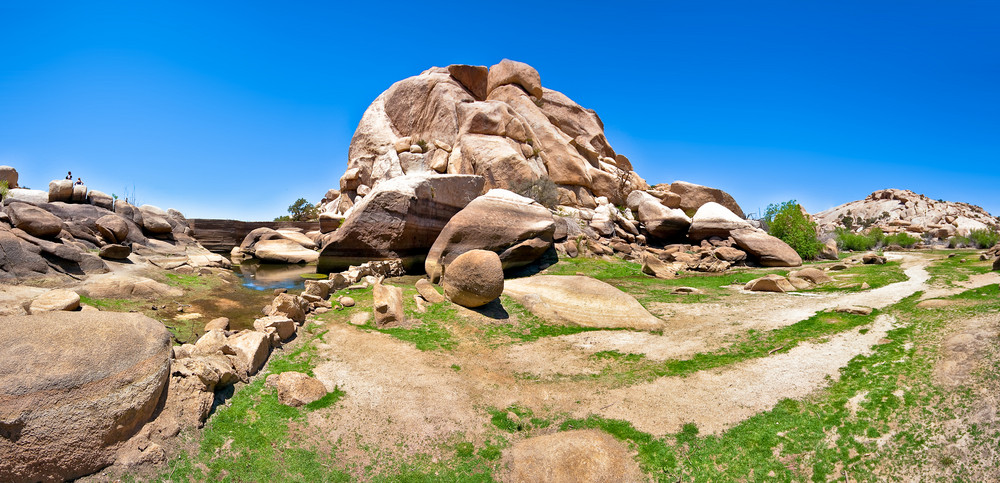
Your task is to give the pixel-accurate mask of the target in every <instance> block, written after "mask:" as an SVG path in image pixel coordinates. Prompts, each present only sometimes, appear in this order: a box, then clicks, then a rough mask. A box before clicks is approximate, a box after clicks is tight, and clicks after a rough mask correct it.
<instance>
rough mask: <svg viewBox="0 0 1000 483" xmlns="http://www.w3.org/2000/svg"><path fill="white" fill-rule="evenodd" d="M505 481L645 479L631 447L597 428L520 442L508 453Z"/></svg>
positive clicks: (571, 482)
mask: <svg viewBox="0 0 1000 483" xmlns="http://www.w3.org/2000/svg"><path fill="white" fill-rule="evenodd" d="M502 464H503V467H504V469H505V470H506V475H505V478H503V480H502V481H509V482H512V483H515V482H516V483H521V482H524V483H529V482H531V483H534V482H543V481H544V482H560V483H561V482H565V483H575V482H583V481H595V482H596V481H602V482H604V481H607V482H611V481H616V482H622V483H627V482H639V481H645V480H646V478H644V477H643V474H642V471H641V470H640V469H639V464H638V463H636V462H635V459H634V458H633V457H632V455H631V454H630V453H629V451H628V448H626V447H625V445H623V444H622V443H621V442H620V441H618V440H617V439H615V438H614V437H613V436H611V435H610V434H608V433H605V432H603V431H598V430H595V429H588V430H575V431H564V432H560V433H554V434H548V435H545V436H536V437H534V438H528V439H525V440H522V441H519V442H518V443H517V444H515V445H514V446H512V447H511V448H510V449H509V450H508V451H506V452H505V454H504V458H503V460H502Z"/></svg>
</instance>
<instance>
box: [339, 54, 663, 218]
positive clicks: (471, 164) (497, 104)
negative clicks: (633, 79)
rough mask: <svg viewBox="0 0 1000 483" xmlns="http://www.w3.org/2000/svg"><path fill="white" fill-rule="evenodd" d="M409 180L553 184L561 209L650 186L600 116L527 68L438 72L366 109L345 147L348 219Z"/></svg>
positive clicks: (343, 194)
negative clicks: (364, 203) (464, 177)
mask: <svg viewBox="0 0 1000 483" xmlns="http://www.w3.org/2000/svg"><path fill="white" fill-rule="evenodd" d="M415 172H432V173H434V172H436V173H448V174H475V175H480V176H482V177H483V178H484V179H485V188H486V189H493V188H504V189H511V188H517V187H520V186H523V185H524V184H525V183H530V182H532V181H534V180H538V179H540V178H549V179H551V180H552V181H553V182H555V184H556V186H557V190H558V196H559V203H560V204H563V205H570V206H589V207H591V208H593V207H595V206H596V204H595V203H594V199H595V197H598V196H605V197H607V198H608V199H609V200H611V201H612V202H613V203H618V204H622V203H624V198H625V196H626V195H627V194H628V193H630V192H631V191H632V190H634V189H646V188H648V186H647V185H646V183H645V181H643V180H642V179H641V178H640V177H639V176H638V175H637V174H636V173H635V172H634V171H633V170H632V165H631V163H629V161H628V159H627V158H625V157H624V156H622V155H620V154H618V153H616V152H615V151H614V149H612V148H611V145H610V144H609V143H608V140H607V138H606V137H605V135H604V125H603V123H602V122H601V120H600V118H599V117H598V116H597V114H596V113H595V112H594V111H592V110H589V109H585V108H583V107H581V106H580V105H578V104H576V103H575V102H573V101H572V100H570V99H569V98H568V97H566V96H564V95H563V94H561V93H559V92H557V91H554V90H551V89H546V88H544V87H542V85H541V81H540V76H539V74H538V72H537V71H536V70H535V69H534V68H532V67H531V66H529V65H527V64H523V63H520V62H514V61H510V60H504V61H502V62H500V63H499V64H497V65H494V66H492V67H490V68H489V69H487V68H486V67H483V66H465V65H452V66H449V67H446V68H440V67H434V68H431V69H428V70H427V71H424V72H423V73H421V74H420V75H417V76H414V77H410V78H407V79H404V80H401V81H399V82H397V83H395V84H393V85H392V86H391V87H389V89H387V90H386V91H385V92H383V93H382V94H381V95H380V96H378V98H376V99H375V101H374V102H372V104H371V106H369V107H368V110H367V111H366V112H365V114H364V116H363V117H362V119H361V122H360V123H359V125H358V128H357V130H356V131H355V133H354V138H353V139H352V140H351V146H350V151H349V153H348V166H347V171H346V172H345V174H344V175H343V176H342V177H341V179H340V186H339V188H340V189H339V197H338V198H337V199H335V200H328V201H326V202H325V203H323V204H321V208H322V211H324V212H337V213H347V212H348V210H349V209H350V207H351V206H353V205H354V204H356V203H357V201H358V197H360V196H364V193H365V192H366V191H368V190H369V189H371V188H374V187H375V186H376V184H378V183H379V182H380V181H382V180H389V179H392V178H396V177H399V176H403V175H405V174H412V173H415Z"/></svg>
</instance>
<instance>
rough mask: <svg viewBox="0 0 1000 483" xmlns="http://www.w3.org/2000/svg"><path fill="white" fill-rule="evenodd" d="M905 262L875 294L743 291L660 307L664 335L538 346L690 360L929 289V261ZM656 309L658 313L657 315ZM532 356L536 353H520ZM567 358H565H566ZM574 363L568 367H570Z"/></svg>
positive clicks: (576, 338)
mask: <svg viewBox="0 0 1000 483" xmlns="http://www.w3.org/2000/svg"><path fill="white" fill-rule="evenodd" d="M889 256H890V257H891V258H892V259H895V260H901V261H902V266H903V269H904V270H903V273H904V274H906V276H907V277H909V279H908V280H905V281H902V282H897V283H893V284H889V285H886V286H884V287H880V288H877V289H874V290H867V291H864V292H857V293H850V294H836V293H821V294H795V293H790V294H778V293H768V292H744V291H740V293H739V294H734V295H733V296H732V297H730V298H732V299H734V300H732V301H727V302H724V303H705V304H684V303H674V304H659V306H658V307H654V309H653V311H654V314H656V315H659V316H661V317H662V318H664V319H665V320H666V321H667V329H666V330H664V332H663V334H662V335H657V334H651V333H647V332H614V331H605V332H583V333H580V334H573V335H569V336H561V337H555V338H550V339H546V340H540V341H538V342H535V344H537V345H538V346H539V348H540V349H541V350H545V351H547V352H551V351H559V350H562V351H570V352H573V351H576V352H577V353H578V354H579V355H580V356H581V357H583V356H586V355H588V354H592V353H594V352H599V351H608V350H616V351H619V352H623V353H632V354H644V355H645V356H646V357H647V358H649V359H651V360H666V359H686V358H690V357H691V356H693V355H694V354H697V353H699V352H708V351H712V350H716V349H719V348H721V347H725V346H726V345H728V343H729V341H731V340H732V337H734V336H736V335H738V334H742V333H745V332H746V331H747V330H749V329H755V330H773V329H777V328H780V327H785V326H788V325H791V324H794V323H796V322H799V321H801V320H805V319H808V318H809V317H812V316H813V315H816V313H817V312H819V311H821V310H829V309H834V308H836V307H841V306H845V305H863V306H867V307H874V308H885V307H887V306H889V305H892V304H894V303H896V302H899V301H900V300H902V299H904V298H906V297H907V296H909V295H912V294H913V293H914V292H916V291H918V290H926V289H927V287H926V283H927V281H928V280H929V279H930V274H929V273H928V272H927V266H928V265H929V264H930V261H931V260H930V259H929V258H927V257H924V256H921V255H917V254H903V255H900V254H890V255H889ZM657 309H658V310H657ZM520 350H521V351H524V352H532V351H533V350H534V349H533V348H523V349H520ZM566 357H567V356H565V355H564V356H562V358H563V359H566ZM572 365H573V364H571V363H569V362H568V361H567V362H566V366H567V367H571V366H572ZM532 366H534V365H525V367H523V368H522V370H523V371H524V372H533V373H537V374H538V375H544V374H542V373H539V372H538V370H539V369H538V368H537V366H535V367H536V369H532Z"/></svg>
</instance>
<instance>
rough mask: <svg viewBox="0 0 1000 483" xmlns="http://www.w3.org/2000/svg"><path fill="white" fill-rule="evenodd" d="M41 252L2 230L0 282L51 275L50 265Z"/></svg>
mask: <svg viewBox="0 0 1000 483" xmlns="http://www.w3.org/2000/svg"><path fill="white" fill-rule="evenodd" d="M39 251H40V250H38V249H37V248H36V247H33V246H32V245H30V244H27V243H22V242H21V239H20V238H19V237H18V236H16V235H14V234H13V233H11V232H10V231H8V230H6V229H3V228H0V280H10V279H13V280H27V279H31V278H36V277H39V276H42V275H45V274H47V273H49V264H48V263H47V262H46V260H45V258H43V257H42V256H41V255H40V254H39Z"/></svg>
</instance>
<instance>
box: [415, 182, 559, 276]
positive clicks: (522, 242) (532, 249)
mask: <svg viewBox="0 0 1000 483" xmlns="http://www.w3.org/2000/svg"><path fill="white" fill-rule="evenodd" d="M555 227H556V225H555V220H554V219H553V218H552V214H551V213H550V212H549V210H547V209H546V208H545V207H543V206H542V205H540V204H538V203H537V202H535V201H533V200H532V199H530V198H526V197H524V196H521V195H518V194H514V193H511V192H510V191H507V190H502V189H494V190H490V191H489V192H487V193H486V194H485V195H483V196H480V197H478V198H476V199H474V200H472V202H470V203H469V204H468V206H466V207H465V208H463V209H462V210H461V211H459V212H458V213H457V214H455V216H453V217H452V218H451V220H449V221H448V224H447V225H445V227H444V229H443V230H441V234H440V235H438V237H437V240H435V241H434V245H432V246H431V249H430V252H429V253H428V254H427V260H426V262H424V270H425V271H426V272H427V275H429V276H430V278H431V281H432V282H436V281H438V280H440V278H441V275H442V274H443V273H444V272H445V269H446V268H447V267H448V266H449V265H450V264H451V263H452V262H453V261H454V260H455V259H456V258H457V257H458V256H460V255H462V254H463V253H465V252H468V251H470V250H474V249H480V250H490V251H493V252H496V253H497V254H498V255H499V256H500V262H501V264H502V266H503V269H504V270H508V269H512V268H518V267H523V266H526V265H529V264H531V263H533V262H535V261H536V260H538V258H539V257H541V256H542V255H543V254H544V253H545V252H546V251H548V250H549V249H550V248H551V247H552V239H553V234H554V233H555Z"/></svg>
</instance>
